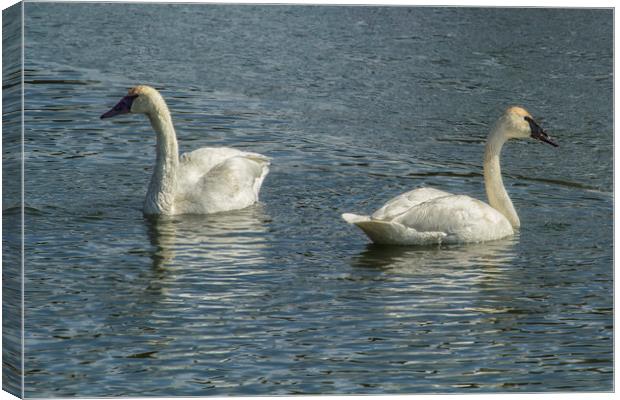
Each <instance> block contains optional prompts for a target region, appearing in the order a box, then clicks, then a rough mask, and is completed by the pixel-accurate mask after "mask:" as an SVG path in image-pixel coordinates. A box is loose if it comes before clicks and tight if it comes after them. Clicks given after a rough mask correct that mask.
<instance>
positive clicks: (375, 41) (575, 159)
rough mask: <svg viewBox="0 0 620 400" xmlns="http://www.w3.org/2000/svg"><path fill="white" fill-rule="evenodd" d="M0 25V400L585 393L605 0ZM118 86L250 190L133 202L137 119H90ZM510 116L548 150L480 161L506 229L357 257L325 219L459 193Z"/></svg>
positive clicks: (608, 39) (519, 147) (602, 211)
mask: <svg viewBox="0 0 620 400" xmlns="http://www.w3.org/2000/svg"><path fill="white" fill-rule="evenodd" d="M25 22H26V29H25V41H26V49H25V67H26V87H25V92H26V101H25V106H26V112H25V118H26V120H25V125H26V128H25V155H26V181H25V188H26V221H25V226H26V236H25V244H26V271H25V279H26V280H25V286H26V293H25V305H26V309H25V315H26V320H25V327H26V332H25V373H26V376H25V384H26V396H28V397H54V396H63V397H66V396H120V395H125V396H128V395H140V396H155V395H157V396H174V395H201V396H203V395H254V394H297V393H322V394H351V393H357V394H361V393H369V394H370V393H372V394H381V393H424V392H460V393H472V392H513V391H525V392H537V391H542V392H546V391H610V390H612V378H613V365H612V356H613V347H612V329H613V313H612V311H613V310H612V305H613V298H612V296H613V293H612V283H613V266H612V254H613V219H612V212H613V181H612V171H613V167H612V157H613V109H612V81H613V76H612V28H613V21H612V12H611V10H575V9H573V10H562V9H528V10H522V9H463V8H406V7H393V8H386V7H381V8H378V7H299V6H226V5H181V4H177V5H149V4H52V3H27V4H26V20H25ZM137 83H147V84H151V85H154V86H156V87H158V88H159V89H160V90H161V92H162V94H163V95H164V97H165V98H166V99H167V101H168V104H169V106H170V108H171V109H172V113H173V118H174V121H175V124H176V128H177V133H178V136H179V144H180V147H181V151H183V152H184V151H187V150H192V149H195V148H198V147H202V146H217V145H226V146H234V147H237V148H240V149H245V150H250V151H255V152H260V153H263V154H265V155H268V156H270V157H273V165H272V168H271V173H270V174H269V176H268V177H267V179H266V180H265V183H264V186H263V190H262V194H261V197H262V204H261V205H259V206H256V207H253V208H250V209H247V210H243V211H240V212H234V213H228V214H221V215H211V216H178V217H174V218H168V219H159V220H153V219H146V218H144V217H143V215H142V212H141V206H142V201H143V197H144V194H145V192H146V185H147V182H148V179H149V178H150V173H151V167H152V164H153V161H154V145H155V139H154V135H153V134H152V132H151V131H150V127H149V125H148V122H147V121H146V120H145V119H144V118H143V117H141V116H125V117H119V118H116V119H113V120H110V121H100V120H99V115H100V114H101V113H102V112H104V111H107V110H108V109H109V108H110V107H111V106H112V105H113V104H115V102H116V101H117V100H118V99H119V98H120V97H122V96H123V95H124V94H125V92H126V90H127V88H128V87H131V86H133V85H134V84H137ZM511 104H520V105H523V106H525V107H526V108H528V109H529V111H530V112H532V114H533V115H534V116H535V117H537V118H539V119H540V120H541V124H542V125H543V126H544V127H545V128H546V129H547V130H548V131H549V133H550V134H551V135H552V136H553V137H555V138H556V139H557V140H558V142H559V143H560V147H559V148H558V149H554V148H552V147H551V146H544V145H541V144H538V143H534V142H528V141H524V142H519V143H510V144H509V145H507V146H506V147H505V149H504V153H503V154H502V163H503V168H504V182H505V184H506V186H507V189H508V191H509V193H510V195H511V196H512V198H513V201H514V203H515V206H516V208H517V210H518V212H519V214H520V217H521V222H522V229H521V231H520V233H519V234H518V235H516V236H515V237H514V238H510V239H506V240H502V241H498V242H492V243H487V244H479V245H468V246H451V247H437V248H435V247H431V248H424V249H415V248H381V247H376V246H372V245H370V244H369V243H368V240H367V239H366V238H365V237H364V236H363V235H362V234H361V233H360V232H359V231H357V230H356V229H354V228H352V227H350V226H348V225H347V224H345V223H344V222H343V221H342V220H341V219H340V216H339V215H340V213H342V212H347V211H355V212H360V213H365V212H370V211H372V210H373V209H375V208H377V207H378V206H380V205H381V204H383V202H385V201H386V200H388V199H389V198H390V197H392V196H394V195H396V194H398V193H401V192H403V191H406V190H409V189H412V188H415V187H418V186H422V185H426V186H432V187H437V188H440V189H444V190H448V191H452V192H456V193H466V194H470V195H472V196H475V197H478V198H481V199H484V198H485V194H484V187H483V180H482V176H481V164H482V162H481V157H482V152H483V148H484V140H485V137H486V134H487V132H488V130H489V126H490V124H492V123H493V122H494V120H495V119H496V118H497V117H498V116H499V115H500V114H501V112H502V111H503V109H504V108H505V107H507V106H508V105H511ZM6 156H10V155H5V157H6ZM3 206H4V208H5V210H6V209H8V212H9V213H10V212H11V209H10V207H12V206H14V205H12V204H4V205H3ZM6 212H7V211H5V213H6Z"/></svg>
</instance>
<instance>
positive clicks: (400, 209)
mask: <svg viewBox="0 0 620 400" xmlns="http://www.w3.org/2000/svg"><path fill="white" fill-rule="evenodd" d="M450 195H451V194H450V193H448V192H444V191H443V190H438V189H433V188H426V187H424V188H418V189H414V190H411V191H409V192H406V193H403V194H401V195H398V196H396V197H394V198H393V199H391V200H389V201H388V202H387V203H385V204H384V205H383V207H381V208H380V209H378V210H377V211H375V212H374V213H373V214H372V218H373V219H376V220H384V221H390V220H392V219H394V218H395V217H397V216H399V215H401V214H402V213H404V212H406V211H407V210H409V209H411V208H412V207H415V206H417V205H418V204H420V203H424V202H426V201H429V200H432V199H435V198H437V197H443V196H450Z"/></svg>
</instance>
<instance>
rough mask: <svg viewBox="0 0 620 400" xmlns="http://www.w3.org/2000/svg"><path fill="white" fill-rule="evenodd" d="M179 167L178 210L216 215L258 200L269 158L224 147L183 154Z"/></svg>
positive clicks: (267, 170) (266, 172)
mask: <svg viewBox="0 0 620 400" xmlns="http://www.w3.org/2000/svg"><path fill="white" fill-rule="evenodd" d="M180 164H181V168H180V175H181V176H179V183H180V187H181V190H180V192H181V195H180V196H179V198H177V201H176V202H177V204H178V207H179V208H182V209H184V212H185V213H215V212H221V211H229V210H236V209H241V208H245V207H247V206H249V205H251V204H253V203H255V202H256V201H258V195H259V192H260V188H261V185H262V182H263V180H264V179H265V176H266V175H267V174H268V172H269V164H270V158H269V157H266V156H264V155H262V154H258V153H251V152H245V151H241V150H236V149H231V148H226V147H219V148H208V147H206V148H202V149H198V150H195V151H193V152H191V153H186V154H184V155H182V156H181V159H180Z"/></svg>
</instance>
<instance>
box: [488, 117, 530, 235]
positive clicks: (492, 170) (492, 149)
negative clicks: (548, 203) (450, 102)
mask: <svg viewBox="0 0 620 400" xmlns="http://www.w3.org/2000/svg"><path fill="white" fill-rule="evenodd" d="M505 142H506V136H505V135H504V134H503V131H502V130H501V129H499V127H498V126H496V127H494V128H493V130H492V131H491V133H490V134H489V137H488V139H487V144H486V148H485V151H484V184H485V188H486V192H487V197H488V200H489V205H490V206H491V207H493V208H494V209H496V210H497V211H499V212H500V213H501V214H502V215H504V217H506V219H508V221H509V222H510V224H511V225H512V226H513V227H514V228H518V227H519V226H520V225H521V223H520V221H519V216H518V215H517V212H516V210H515V208H514V205H513V204H512V201H511V200H510V197H509V196H508V193H507V192H506V188H505V187H504V182H503V181H502V171H501V167H500V162H499V158H500V157H499V156H500V153H501V151H502V146H503V145H504V143H505Z"/></svg>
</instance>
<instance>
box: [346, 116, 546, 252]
mask: <svg viewBox="0 0 620 400" xmlns="http://www.w3.org/2000/svg"><path fill="white" fill-rule="evenodd" d="M526 137H532V138H535V139H538V140H541V141H543V142H545V143H549V144H551V145H553V146H556V147H557V146H558V145H557V143H555V141H554V140H553V139H552V138H550V137H549V135H547V133H546V132H545V131H544V130H543V129H542V128H541V127H540V126H539V125H538V124H537V123H536V122H535V121H534V119H533V118H532V116H531V115H530V114H529V113H528V112H527V111H526V110H525V109H523V108H521V107H510V108H508V109H507V110H506V111H505V112H504V114H503V115H502V116H501V117H500V118H499V119H498V120H497V122H496V123H495V125H494V127H493V128H492V129H491V132H490V133H489V136H488V138H487V144H486V149H485V152H484V184H485V187H486V192H487V197H488V199H489V204H485V203H483V202H482V201H480V200H476V199H474V198H471V197H469V196H464V195H454V194H450V193H447V192H444V191H442V190H437V189H432V188H420V189H415V190H412V191H410V192H407V193H403V194H401V195H400V196H397V197H395V198H393V199H392V200H390V201H388V202H387V203H386V204H385V205H384V206H383V207H381V208H380V209H378V210H377V211H375V212H374V213H373V214H372V215H371V216H361V215H355V214H342V218H343V219H344V220H345V221H347V222H348V223H350V224H354V225H356V226H358V227H359V228H360V229H362V230H363V231H364V233H366V235H367V236H368V237H369V238H370V239H371V240H372V241H373V242H375V243H378V244H398V245H425V244H434V243H468V242H483V241H488V240H495V239H501V238H503V237H506V236H510V235H512V234H513V233H514V230H515V229H516V228H519V226H520V222H519V217H518V215H517V212H516V211H515V209H514V206H513V205H512V201H511V200H510V197H508V193H506V189H505V188H504V184H503V182H502V176H501V170H500V165H499V155H500V152H501V149H502V146H503V144H504V143H505V142H506V141H507V140H508V139H513V138H515V139H516V138H519V139H520V138H526Z"/></svg>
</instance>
